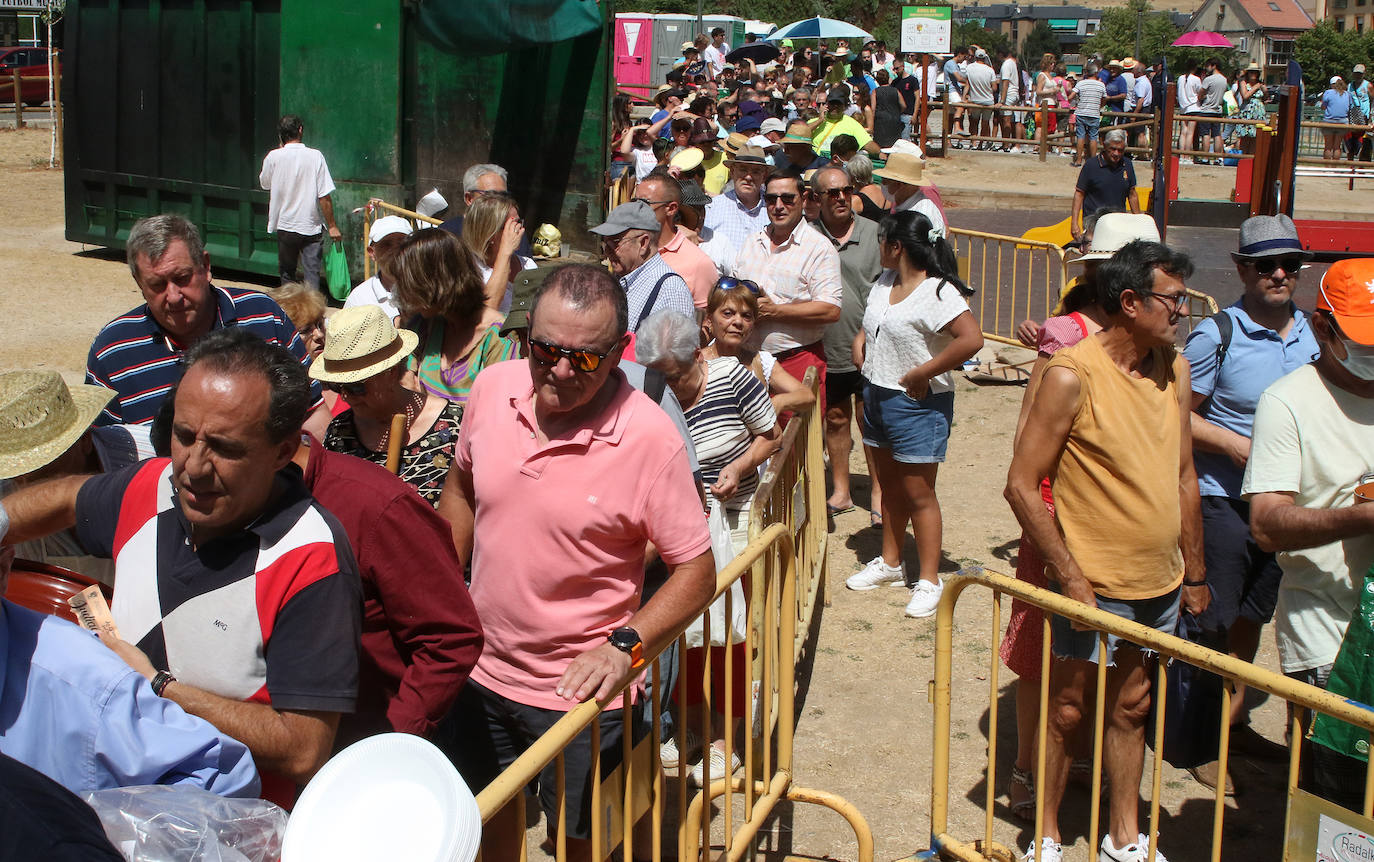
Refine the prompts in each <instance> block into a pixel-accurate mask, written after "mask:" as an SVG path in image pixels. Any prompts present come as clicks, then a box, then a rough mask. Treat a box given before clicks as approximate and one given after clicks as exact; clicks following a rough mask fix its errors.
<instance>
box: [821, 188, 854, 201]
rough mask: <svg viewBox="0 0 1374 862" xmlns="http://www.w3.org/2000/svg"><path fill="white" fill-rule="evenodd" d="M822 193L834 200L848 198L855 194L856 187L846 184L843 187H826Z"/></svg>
mask: <svg viewBox="0 0 1374 862" xmlns="http://www.w3.org/2000/svg"><path fill="white" fill-rule="evenodd" d="M821 194H823V195H825V196H827V197H829V198H831V199H832V200H840V199H841V198H847V197H849V196H850V195H852V194H854V187H853V186H844V187H842V188H834V189H826V190H825V191H823V192H821Z"/></svg>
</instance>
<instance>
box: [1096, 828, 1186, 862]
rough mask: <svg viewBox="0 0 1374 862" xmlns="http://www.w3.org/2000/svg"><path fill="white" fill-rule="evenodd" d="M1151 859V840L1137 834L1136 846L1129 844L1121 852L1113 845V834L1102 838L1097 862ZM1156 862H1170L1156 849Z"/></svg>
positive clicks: (1140, 861) (1131, 861)
mask: <svg viewBox="0 0 1374 862" xmlns="http://www.w3.org/2000/svg"><path fill="white" fill-rule="evenodd" d="M1149 858H1150V839H1148V838H1146V837H1145V836H1144V835H1143V834H1137V835H1136V839H1135V843H1134V844H1127V845H1126V846H1125V847H1122V848H1121V849H1120V850H1118V849H1117V848H1116V845H1115V844H1113V843H1112V835H1111V833H1110V832H1109V833H1107V834H1106V835H1103V836H1102V849H1101V850H1100V851H1099V852H1098V854H1097V862H1147V860H1149ZM1155 862H1169V860H1168V859H1165V858H1164V854H1163V853H1160V852H1159V848H1158V847H1156V848H1155Z"/></svg>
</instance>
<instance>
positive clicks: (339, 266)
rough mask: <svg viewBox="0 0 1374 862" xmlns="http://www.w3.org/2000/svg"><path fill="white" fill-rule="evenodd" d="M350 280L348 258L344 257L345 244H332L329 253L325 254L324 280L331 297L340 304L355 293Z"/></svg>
mask: <svg viewBox="0 0 1374 862" xmlns="http://www.w3.org/2000/svg"><path fill="white" fill-rule="evenodd" d="M349 278H350V276H349V274H348V258H346V257H344V250H343V243H340V242H331V243H330V244H329V251H327V252H325V254H324V280H325V282H327V283H328V285H329V295H330V296H332V297H334V298H335V299H337V300H338V301H340V302H343V301H344V300H345V299H348V295H349V294H350V293H352V292H353V282H352V281H350V280H349Z"/></svg>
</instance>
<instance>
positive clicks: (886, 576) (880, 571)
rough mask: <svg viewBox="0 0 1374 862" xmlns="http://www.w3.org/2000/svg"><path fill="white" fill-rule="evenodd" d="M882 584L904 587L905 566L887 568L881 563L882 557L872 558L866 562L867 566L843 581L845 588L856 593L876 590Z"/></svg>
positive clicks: (886, 565)
mask: <svg viewBox="0 0 1374 862" xmlns="http://www.w3.org/2000/svg"><path fill="white" fill-rule="evenodd" d="M883 584H892V585H893V586H898V585H905V584H906V566H905V565H904V564H902V563H898V564H897V565H895V566H889V565H888V564H887V563H884V562H883V558H882V557H874V558H873V559H871V560H869V561H868V565H866V566H864V567H863V568H862V569H860V570H859V571H858V572H856V573H855V574H852V575H850V576H849V577H848V578H845V581H844V585H845V586H846V587H849V588H850V589H851V590H856V591H858V592H864V591H865V590H873V589H877V588H878V587H881V586H882V585H883Z"/></svg>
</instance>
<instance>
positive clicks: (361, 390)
mask: <svg viewBox="0 0 1374 862" xmlns="http://www.w3.org/2000/svg"><path fill="white" fill-rule="evenodd" d="M324 388H325V389H328V390H329V391H330V392H337V393H339V394H340V395H344V396H348V397H350V398H358V397H360V396H362V395H366V394H367V381H366V380H364V381H362V382H361V383H329V382H326V383H325V384H324Z"/></svg>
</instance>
